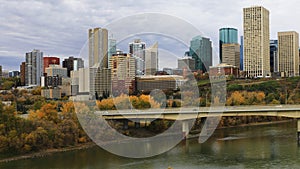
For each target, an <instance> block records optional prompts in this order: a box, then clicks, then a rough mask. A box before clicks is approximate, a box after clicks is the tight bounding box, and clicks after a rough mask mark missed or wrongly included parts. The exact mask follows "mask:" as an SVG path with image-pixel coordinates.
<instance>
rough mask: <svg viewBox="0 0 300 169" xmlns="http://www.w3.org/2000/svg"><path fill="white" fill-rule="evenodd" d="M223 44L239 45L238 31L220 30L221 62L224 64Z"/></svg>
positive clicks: (231, 29)
mask: <svg viewBox="0 0 300 169" xmlns="http://www.w3.org/2000/svg"><path fill="white" fill-rule="evenodd" d="M222 44H238V30H237V29H235V28H221V29H220V30H219V47H220V48H219V51H220V62H222V58H223V57H222Z"/></svg>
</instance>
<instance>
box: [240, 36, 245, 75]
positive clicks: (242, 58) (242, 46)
mask: <svg viewBox="0 0 300 169" xmlns="http://www.w3.org/2000/svg"><path fill="white" fill-rule="evenodd" d="M240 70H244V36H241V45H240Z"/></svg>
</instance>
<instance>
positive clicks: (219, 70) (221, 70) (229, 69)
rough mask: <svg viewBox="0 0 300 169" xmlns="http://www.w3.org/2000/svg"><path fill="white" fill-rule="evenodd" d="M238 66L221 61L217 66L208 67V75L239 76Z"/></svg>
mask: <svg viewBox="0 0 300 169" xmlns="http://www.w3.org/2000/svg"><path fill="white" fill-rule="evenodd" d="M239 71H240V70H239V68H238V67H236V66H233V65H229V64H226V63H221V64H219V65H217V66H210V67H209V76H210V77H216V76H222V75H225V76H226V77H228V76H230V75H233V76H234V77H235V78H238V77H239Z"/></svg>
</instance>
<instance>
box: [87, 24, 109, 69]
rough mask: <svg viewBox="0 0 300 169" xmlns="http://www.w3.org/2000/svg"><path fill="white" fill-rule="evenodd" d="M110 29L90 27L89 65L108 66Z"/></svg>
mask: <svg viewBox="0 0 300 169" xmlns="http://www.w3.org/2000/svg"><path fill="white" fill-rule="evenodd" d="M107 52H108V31H107V29H105V28H94V29H89V67H95V66H98V63H100V62H101V63H100V66H101V67H103V68H107V67H108V53H107Z"/></svg>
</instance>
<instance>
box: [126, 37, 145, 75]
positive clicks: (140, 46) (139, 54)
mask: <svg viewBox="0 0 300 169" xmlns="http://www.w3.org/2000/svg"><path fill="white" fill-rule="evenodd" d="M145 49H146V43H145V42H142V41H141V39H134V41H133V42H131V43H129V53H130V54H132V56H133V57H135V58H136V75H143V74H145Z"/></svg>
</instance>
